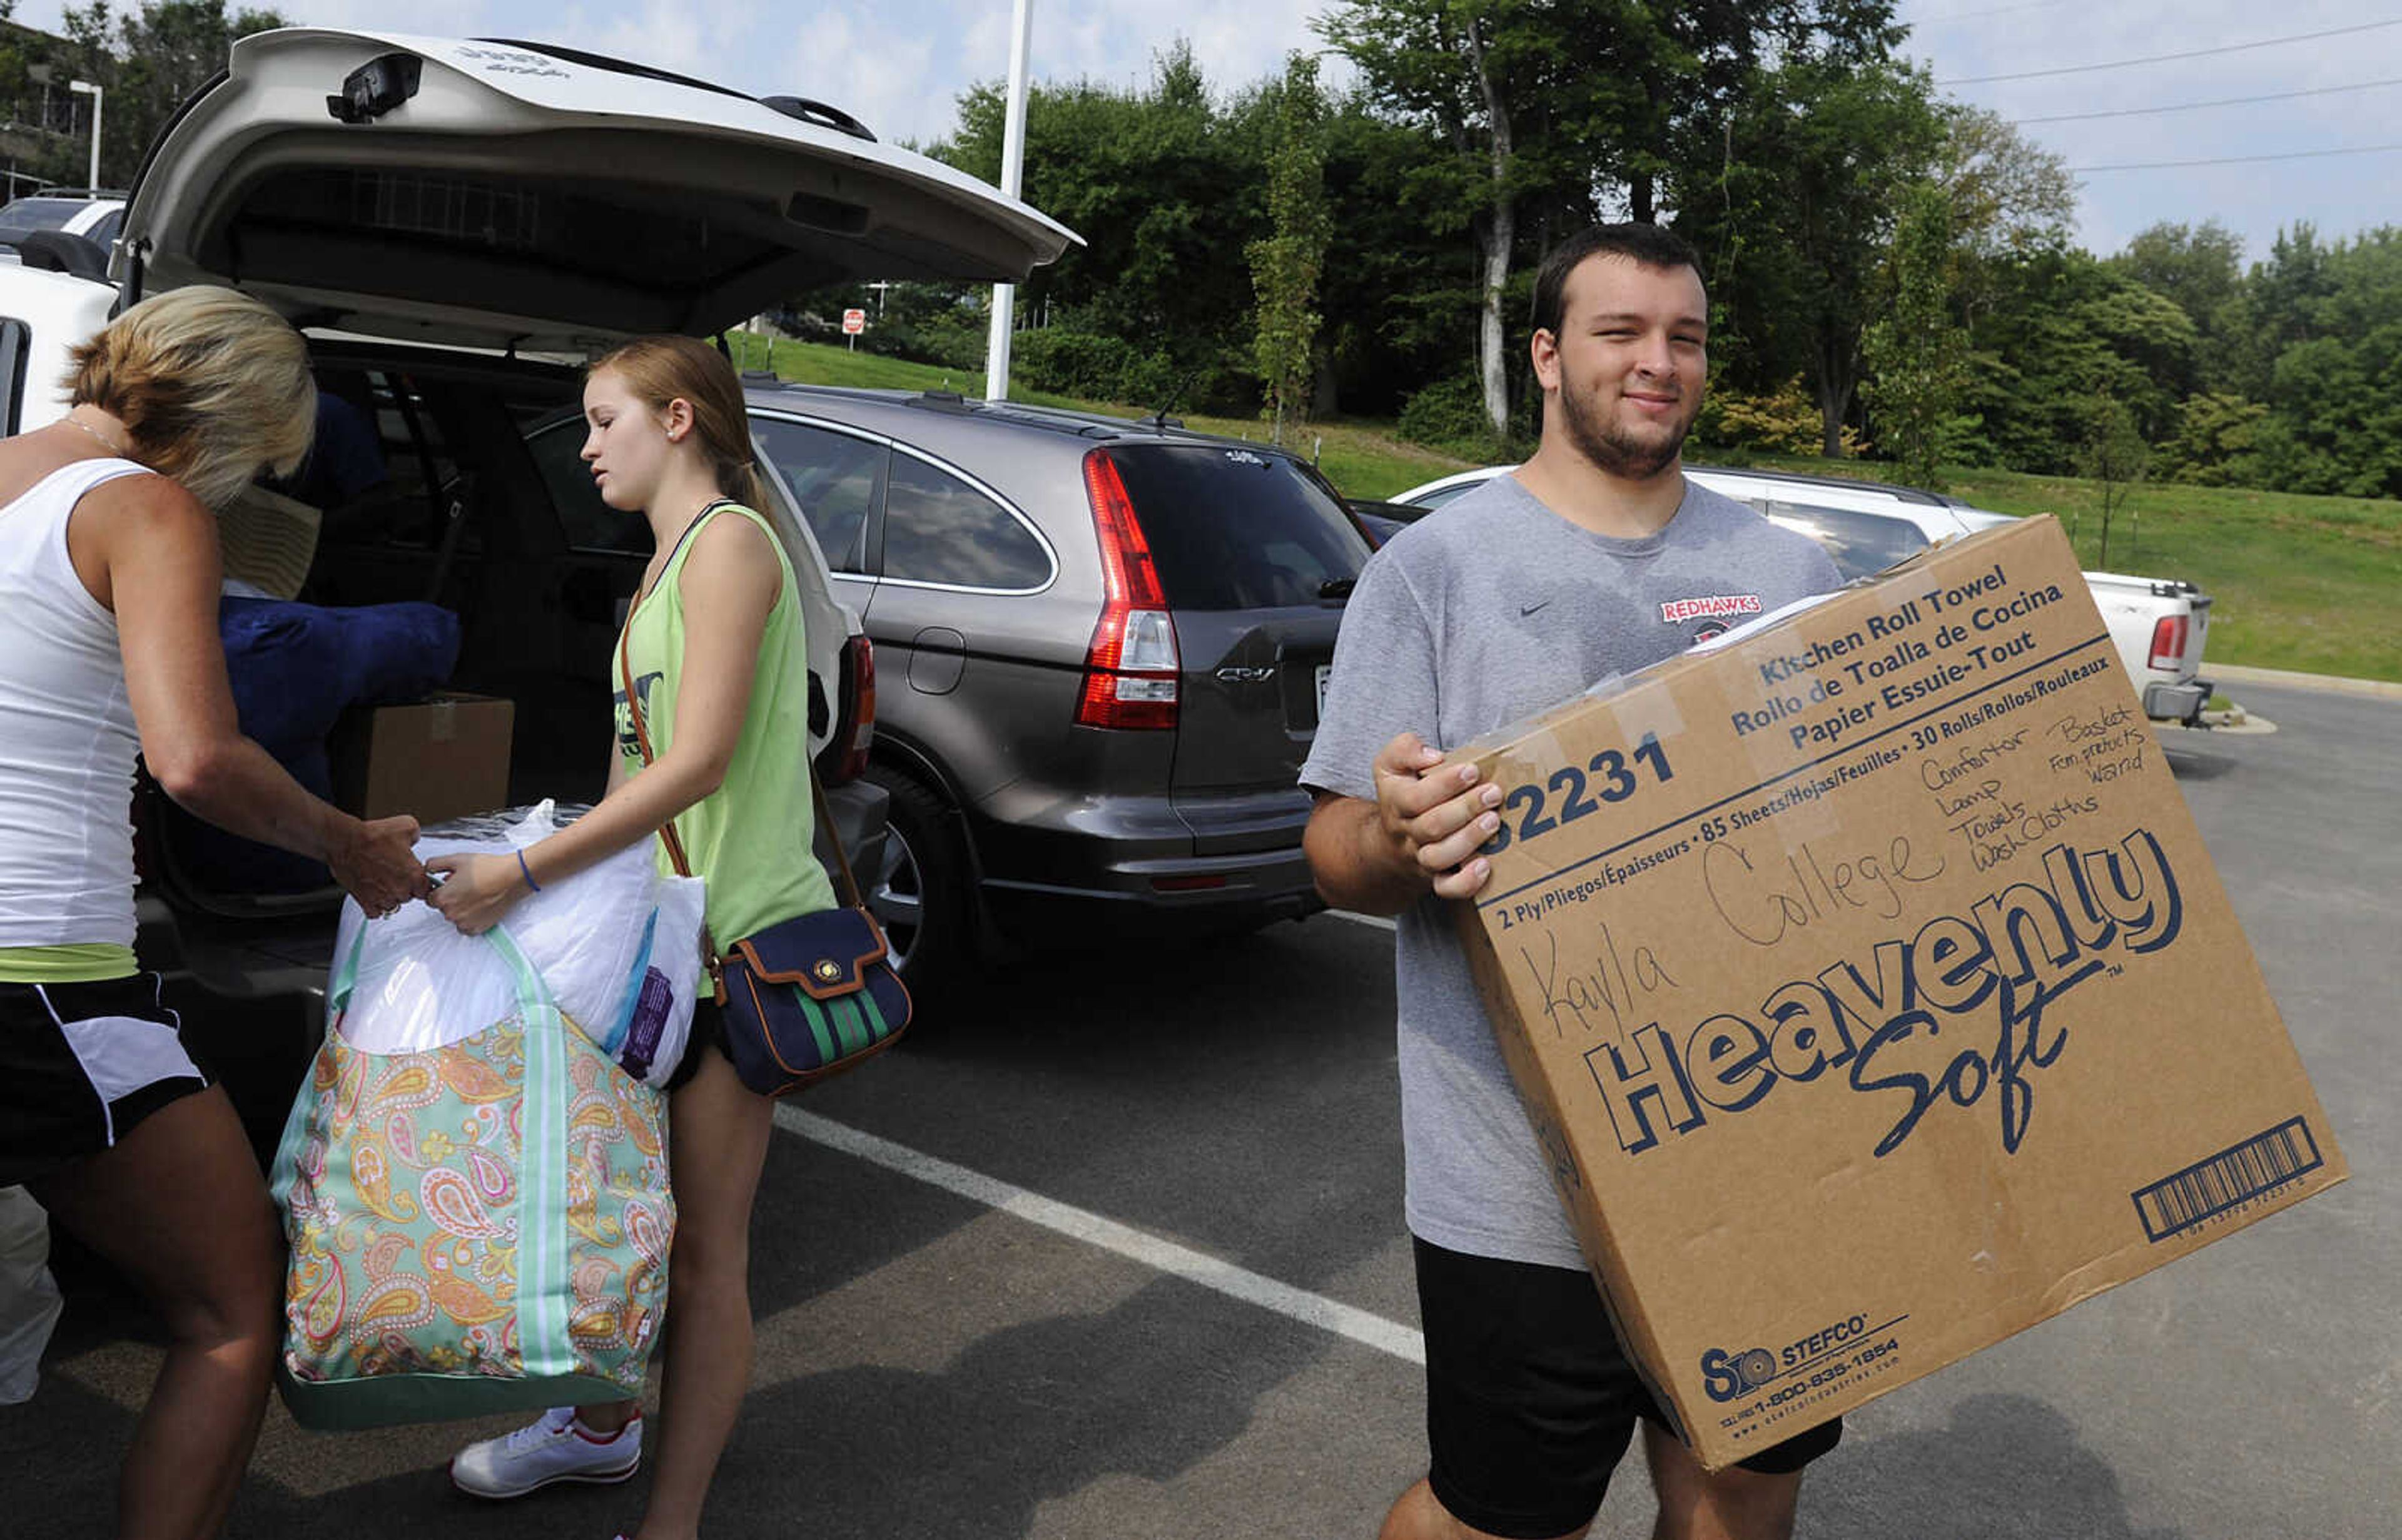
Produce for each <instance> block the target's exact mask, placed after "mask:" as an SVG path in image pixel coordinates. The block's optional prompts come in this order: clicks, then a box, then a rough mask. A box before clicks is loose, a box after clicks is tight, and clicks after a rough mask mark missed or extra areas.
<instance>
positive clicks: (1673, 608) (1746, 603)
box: [1660, 594, 1760, 626]
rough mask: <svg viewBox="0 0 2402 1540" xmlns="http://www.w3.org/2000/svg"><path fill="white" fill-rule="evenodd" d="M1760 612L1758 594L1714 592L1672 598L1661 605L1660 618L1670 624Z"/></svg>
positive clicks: (1675, 624)
mask: <svg viewBox="0 0 2402 1540" xmlns="http://www.w3.org/2000/svg"><path fill="white" fill-rule="evenodd" d="M1758 613H1760V596H1759V595H1758V594H1712V595H1710V596H1708V597H1707V598H1672V599H1670V600H1668V601H1667V602H1666V603H1664V604H1663V605H1661V606H1660V618H1661V620H1662V621H1663V622H1664V623H1666V624H1667V625H1670V626H1679V625H1682V624H1683V623H1684V622H1686V621H1689V620H1701V619H1705V618H1707V619H1711V620H1717V619H1720V618H1722V617H1724V616H1727V615H1756V614H1758Z"/></svg>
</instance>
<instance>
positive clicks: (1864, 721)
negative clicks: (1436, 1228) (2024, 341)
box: [1454, 518, 2344, 1468]
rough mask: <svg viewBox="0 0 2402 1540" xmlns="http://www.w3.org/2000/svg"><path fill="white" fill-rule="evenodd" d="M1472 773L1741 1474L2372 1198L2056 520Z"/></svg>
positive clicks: (1619, 1179) (1609, 1285)
mask: <svg viewBox="0 0 2402 1540" xmlns="http://www.w3.org/2000/svg"><path fill="white" fill-rule="evenodd" d="M1454 757H1455V758H1456V759H1462V758H1464V759H1473V760H1474V761H1475V762H1476V763H1478V764H1479V765H1480V766H1481V767H1482V768H1483V770H1484V774H1485V775H1486V776H1487V777H1489V778H1490V779H1492V780H1493V781H1495V782H1497V783H1498V784H1499V785H1500V786H1502V787H1503V788H1504V789H1505V791H1506V796H1505V799H1504V801H1503V803H1502V806H1501V812H1502V815H1503V818H1504V822H1503V825H1502V828H1501V831H1500V832H1499V833H1498V834H1497V835H1496V836H1495V838H1494V840H1493V842H1492V843H1491V844H1490V845H1488V846H1486V851H1487V853H1488V854H1489V856H1490V857H1491V859H1492V862H1493V876H1492V879H1491V881H1490V882H1488V883H1487V884H1486V886H1485V887H1484V890H1483V891H1482V892H1481V893H1480V894H1479V895H1478V896H1477V898H1476V899H1475V901H1474V902H1473V905H1472V906H1470V905H1468V904H1462V905H1461V906H1460V908H1459V915H1460V924H1461V930H1462V934H1463V937H1464V939H1465V941H1466V943H1467V947H1468V952H1469V956H1470V960H1471V962H1472V963H1473V965H1474V968H1475V970H1476V975H1477V979H1478V983H1479V985H1480V987H1481V988H1482V991H1483V993H1484V998H1485V1002H1486V1008H1487V1010H1488V1011H1489V1012H1490V1014H1491V1015H1492V1017H1493V1019H1494V1023H1495V1025H1496V1030H1497V1031H1498V1034H1499V1036H1500V1039H1501V1043H1502V1047H1503V1051H1504V1052H1505V1054H1506V1056H1507V1057H1508V1059H1509V1062H1510V1066H1511V1069H1512V1074H1513V1075H1514V1076H1515V1078H1516V1079H1517V1082H1518V1086H1519V1091H1520V1093H1521V1096H1522V1098H1523V1099H1524V1101H1525V1105H1526V1109H1527V1115H1528V1118H1529V1120H1530V1121H1531V1122H1532V1123H1533V1125H1534V1129H1535V1132H1536V1134H1537V1136H1538V1137H1539V1139H1540V1140H1541V1142H1542V1145H1543V1147H1544V1148H1545V1149H1546V1151H1548V1153H1549V1155H1550V1157H1551V1162H1552V1168H1553V1181H1554V1183H1555V1185H1556V1186H1557V1188H1558V1189H1559V1194H1560V1198H1561V1201H1562V1202H1563V1203H1565V1204H1566V1205H1567V1211H1568V1213H1569V1215H1570V1217H1571V1218H1572V1220H1573V1222H1574V1224H1575V1226H1576V1229H1577V1233H1578V1236H1579V1238H1580V1240H1581V1243H1582V1245H1583V1249H1584V1253H1585V1255H1586V1257H1587V1258H1589V1259H1590V1261H1591V1262H1592V1264H1593V1268H1594V1275H1595V1277H1596V1279H1597V1280H1598V1281H1599V1282H1600V1284H1601V1286H1602V1293H1603V1295H1604V1297H1605V1299H1607V1300H1608V1304H1609V1307H1610V1311H1611V1313H1612V1316H1613V1318H1614V1319H1615V1321H1616V1322H1617V1325H1618V1328H1619V1334H1620V1336H1621V1338H1622V1340H1623V1341H1624V1342H1625V1344H1626V1346H1627V1348H1628V1350H1629V1352H1630V1354H1632V1355H1633V1356H1634V1358H1635V1359H1636V1363H1637V1364H1638V1365H1639V1367H1640V1368H1642V1370H1643V1372H1644V1374H1645V1375H1646V1377H1647V1378H1648V1379H1649V1380H1650V1382H1652V1384H1653V1386H1654V1388H1655V1389H1656V1390H1657V1392H1658V1393H1659V1396H1660V1399H1661V1401H1662V1403H1663V1406H1665V1407H1666V1408H1668V1409H1669V1410H1670V1414H1671V1415H1672V1416H1673V1417H1674V1418H1675V1419H1676V1420H1677V1422H1678V1423H1680V1424H1681V1426H1680V1427H1679V1429H1678V1431H1679V1432H1680V1433H1682V1434H1683V1436H1684V1437H1685V1438H1686V1439H1687V1441H1688V1442H1690V1443H1691V1445H1692V1447H1693V1448H1694V1450H1695V1451H1697V1453H1698V1454H1699V1455H1700V1456H1701V1458H1702V1460H1703V1461H1704V1463H1705V1464H1708V1465H1709V1466H1711V1467H1713V1468H1716V1467H1719V1466H1723V1465H1726V1464H1732V1463H1733V1462H1734V1461H1737V1460H1741V1459H1744V1458H1746V1457H1748V1456H1749V1455H1751V1454H1753V1453H1756V1452H1758V1451H1760V1450H1761V1449H1764V1448H1766V1447H1767V1446H1769V1445H1771V1444H1774V1443H1776V1442H1778V1441H1779V1440H1781V1439H1784V1438H1787V1437H1791V1436H1792V1435H1794V1434H1796V1433H1799V1432H1801V1431H1802V1430H1803V1429H1804V1428H1807V1427H1809V1426H1810V1425H1812V1424H1813V1423H1819V1422H1823V1421H1825V1420H1827V1419H1829V1418H1830V1417H1834V1416H1837V1415H1839V1414H1841V1413H1843V1412H1844V1411H1846V1410H1849V1409H1852V1408H1854V1407H1857V1406H1858V1405H1860V1404H1861V1403H1862V1402H1864V1401H1867V1400H1869V1399H1871V1398H1872V1397H1874V1396H1879V1395H1882V1394H1884V1392H1886V1391H1889V1390H1892V1389H1894V1388H1896V1387H1897V1386H1899V1385H1901V1384H1904V1383H1906V1382H1909V1381H1912V1380H1914V1379H1916V1378H1918V1377H1919V1376H1921V1375H1923V1374H1926V1373H1928V1372H1930V1371H1932V1370H1934V1369H1937V1368H1941V1367H1942V1366H1943V1365H1945V1364H1948V1363H1951V1362H1953V1361H1954V1360H1956V1359H1959V1358H1961V1357H1964V1356H1966V1355H1967V1354H1969V1353H1972V1352H1974V1351H1975V1350H1977V1349H1978V1348H1981V1347H1983V1346H1985V1345H1987V1344H1989V1343H1992V1342H1995V1341H2000V1340H2001V1339H2002V1338H2004V1337H2007V1336H2009V1335H2010V1334H2011V1333H2013V1332H2016V1331H2019V1330H2021V1329H2022V1328H2024V1327H2029V1326H2032V1325H2034V1324H2035V1323H2036V1322H2038V1321H2041V1320H2044V1319H2046V1318H2047V1317H2049V1316H2051V1315H2054V1314H2057V1313H2060V1312H2061V1311H2063V1310H2065V1309H2066V1308H2068V1307H2069V1306H2070V1305H2072V1304H2075V1303H2076V1302H2078V1300H2080V1299H2085V1298H2087V1297H2089V1296H2091V1295H2092V1294H2095V1293H2097V1292H2099V1291H2100V1290H2102V1289H2105V1288H2107V1287H2109V1286H2112V1285H2114V1284H2119V1283H2124V1282H2125V1281H2127V1280H2128V1279H2130V1278H2133V1277H2135V1276H2137V1275H2138V1274H2140V1273H2144V1272H2149V1271H2150V1270H2151V1269H2153V1268H2156V1267H2159V1266H2160V1264H2162V1263H2163V1262H2166V1261H2168V1260H2170V1259H2172V1258H2176V1257H2181V1256H2183V1255H2185V1254H2186V1253H2187V1252H2188V1251H2192V1250H2194V1249H2195V1248H2197V1247H2199V1246H2202V1245H2205V1244H2209V1243H2210V1242H2211V1241H2214V1240H2216V1239H2217V1238H2219V1237H2220V1236H2222V1235H2226V1234H2228V1233H2229V1232H2230V1231H2234V1230H2236V1229H2238V1228H2240V1227H2242V1226H2243V1225H2246V1224H2249V1223H2251V1222H2252V1221H2253V1220H2255V1219H2257V1218H2260V1217H2263V1216H2265V1215H2267V1214H2270V1213H2271V1212H2273V1211H2275V1210H2277V1209H2280V1208H2284V1207H2285V1206H2287V1205H2289V1204H2291V1203H2296V1202H2298V1201H2299V1200H2300V1199H2302V1198H2304V1197H2307V1196H2309V1195H2310V1194H2312V1193H2313V1192H2316V1191H2319V1190H2321V1189H2325V1188H2326V1187H2329V1186H2332V1185H2333V1184H2334V1183H2336V1182H2338V1181H2340V1180H2341V1179H2342V1178H2343V1176H2344V1164H2343V1159H2342V1157H2341V1155H2340V1153H2339V1152H2338V1150H2337V1148H2336V1145H2335V1140H2334V1138H2333V1137H2332V1135H2331V1134H2330V1133H2329V1131H2328V1128H2327V1124H2326V1115H2325V1113H2324V1112H2323V1111H2322V1110H2321V1109H2320V1107H2319V1104H2318V1100H2317V1098H2316V1097H2315V1096H2314V1095H2313V1094H2312V1091H2311V1087H2310V1085H2309V1083H2308V1081H2307V1080H2306V1079H2304V1077H2303V1074H2302V1069H2301V1066H2300V1063H2299V1061H2298V1058H2297V1057H2296V1055H2295V1052H2294V1048H2293V1045H2292V1043H2291V1041H2290V1040H2289V1039H2288V1038H2287V1037H2286V1034H2285V1027H2284V1024H2282V1022H2281V1021H2280V1020H2279V1018H2278V1015H2277V1011H2276V1007H2275V1006H2274V1005H2273V1004H2272V1003H2271V1000H2270V998H2269V993H2268V989H2267V987H2266V985H2265V984H2264V983H2263V982H2262V980H2261V977H2260V971H2259V969H2258V967H2257V965H2256V964H2255V963H2254V961H2253V958H2252V955H2251V952H2250V950H2249V948H2248V947H2247V946H2246V945H2245V943H2244V940H2243V933H2242V931H2241V930H2240V929H2239V928H2238V927H2237V924H2236V920H2235V916H2234V914H2233V913H2232V911H2231V910H2230V909H2229V905H2228V901H2227V896H2226V893H2225V892H2224V890H2223V889H2222V888H2221V887H2220V886H2219V883H2218V879H2217V876H2216V873H2214V872H2213V871H2212V869H2211V866H2210V863H2209V859H2208V858H2207V857H2206V855H2205V854H2204V852H2203V849H2202V839H2201V837H2200V835H2199V834H2198V833H2197V832H2196V831H2195V828H2194V825H2193V820H2192V818H2191V817H2190V816H2189V815H2188V812H2187V810H2186V806H2185V801H2184V798H2183V796H2182V795H2181V794H2180V793H2179V792H2178V791H2177V789H2176V784H2175V781H2174V777H2173V776H2172V774H2171V772H2170V768H2169V766H2168V764H2167V763H2166V762H2165V760H2164V759H2163V757H2162V755H2161V751H2160V743H2159V741H2158V740H2157V739H2156V738H2155V737H2154V736H2153V733H2152V729H2151V726H2150V724H2149V723H2148V722H2147V721H2146V719H2145V717H2144V714H2143V712H2142V710H2141V708H2139V707H2138V705H2137V703H2136V699H2135V695H2134V694H2133V689H2132V688H2131V687H2130V685H2129V682H2128V681H2127V679H2126V678H2125V676H2124V673H2123V671H2122V670H2121V668H2120V667H2119V659H2118V654H2117V653H2116V651H2115V649H2114V648H2113V647H2112V645H2111V641H2110V637H2109V633H2108V631H2107V629H2106V628H2105V626H2104V624H2103V622H2102V619H2101V616H2100V614H2099V612H2097V611H2096V610H2095V609H2094V607H2093V602H2092V599H2091V596H2090V594H2089V592H2088V590H2087V587H2086V584H2085V582H2084V579H2083V578H2082V576H2081V575H2080V574H2079V573H2078V567H2077V562H2076V558H2075V556H2074V553H2073V552H2072V551H2071V550H2070V548H2069V545H2068V543H2067V541H2066V540H2065V539H2064V538H2063V536H2062V535H2061V532H2060V529H2059V527H2058V525H2057V524H2056V523H2055V522H2054V521H2052V520H2051V519H2049V518H2041V519H2030V520H2027V521H2024V522H2022V523H2020V524H2016V525H2012V526H2009V527H2007V528H2004V529H1995V530H1992V531H1989V532H1986V533H1983V534H1980V535H1977V536H1974V537H1972V538H1969V539H1966V540H1961V541H1957V542H1954V543H1949V544H1946V545H1943V546H1940V547H1938V548H1936V549H1934V550H1931V551H1929V552H1926V553H1924V554H1922V555H1921V556H1919V557H1916V558H1914V559H1912V561H1910V562H1907V563H1905V564H1903V565H1901V566H1899V567H1897V568H1895V569H1892V570H1891V571H1887V572H1886V573H1884V574H1883V575H1882V576H1881V577H1880V578H1879V579H1878V580H1876V581H1875V582H1873V583H1872V584H1864V585H1861V586H1857V587H1853V588H1849V589H1845V590H1843V591H1842V592H1841V593H1838V594H1836V595H1834V596H1832V597H1830V598H1826V599H1823V600H1820V601H1818V602H1817V603H1815V605H1813V606H1811V607H1809V608H1806V609H1804V610H1802V611H1801V612H1798V613H1794V614H1790V615H1788V616H1785V617H1783V618H1780V619H1772V620H1771V622H1770V623H1769V624H1767V625H1765V626H1761V627H1760V628H1759V629H1758V630H1755V631H1751V632H1748V633H1738V634H1737V635H1735V636H1734V637H1732V638H1729V639H1726V640H1725V641H1724V642H1723V643H1722V644H1720V645H1718V646H1716V647H1715V648H1713V649H1712V650H1708V651H1699V652H1694V653H1686V654H1684V655H1682V656H1679V657H1677V658H1674V659H1671V660H1669V661H1667V662H1664V663H1663V664H1660V665H1658V666H1657V667H1652V668H1650V669H1647V670H1645V671H1644V672H1642V673H1640V674H1638V675H1636V676H1633V677H1632V678H1630V679H1627V680H1625V681H1618V682H1617V685H1616V687H1615V688H1614V689H1613V690H1612V691H1611V693H1609V694H1596V695H1591V696H1587V697H1585V698H1581V699H1579V700H1576V701H1572V702H1570V703H1568V704H1567V705H1564V706H1562V707H1559V708H1555V709H1553V710H1552V711H1550V712H1547V713H1545V714H1544V715H1543V716H1541V717H1539V718H1537V719H1535V720H1534V721H1533V722H1527V723H1525V724H1522V725H1520V726H1517V727H1514V728H1511V729H1508V730H1505V731H1504V732H1502V733H1500V734H1497V735H1494V736H1491V737H1488V738H1486V739H1484V740H1480V741H1479V742H1477V743H1475V744H1471V745H1469V746H1468V747H1466V748H1465V749H1460V750H1458V751H1457V753H1456V754H1455V756H1454Z"/></svg>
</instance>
